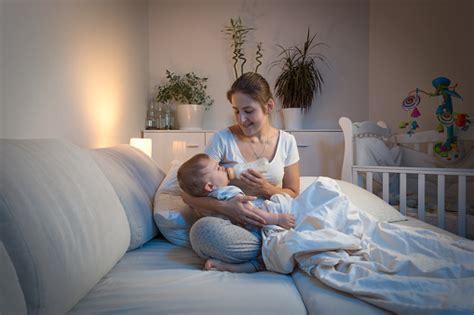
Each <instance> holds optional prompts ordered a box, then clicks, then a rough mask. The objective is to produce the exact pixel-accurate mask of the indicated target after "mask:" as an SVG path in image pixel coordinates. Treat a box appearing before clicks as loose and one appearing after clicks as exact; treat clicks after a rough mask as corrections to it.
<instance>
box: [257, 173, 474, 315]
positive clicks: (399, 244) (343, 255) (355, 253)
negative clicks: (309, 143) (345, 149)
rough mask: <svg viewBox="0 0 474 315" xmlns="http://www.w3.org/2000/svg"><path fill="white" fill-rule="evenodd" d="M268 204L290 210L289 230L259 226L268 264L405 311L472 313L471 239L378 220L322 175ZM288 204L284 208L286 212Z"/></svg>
mask: <svg viewBox="0 0 474 315" xmlns="http://www.w3.org/2000/svg"><path fill="white" fill-rule="evenodd" d="M273 201H275V202H273V203H272V204H273V205H275V206H278V207H282V209H275V212H279V213H284V212H288V210H289V211H290V212H291V213H293V214H295V217H296V227H295V228H294V229H292V230H282V229H275V227H274V226H273V227H268V228H264V229H263V230H262V234H263V246H262V256H263V259H264V262H265V265H266V267H267V269H268V270H271V271H275V272H280V273H291V272H292V271H293V270H294V268H295V267H296V266H298V267H299V268H300V269H301V270H303V271H304V272H306V273H307V274H309V275H311V276H314V277H317V278H318V279H320V280H321V281H322V282H323V283H325V284H327V285H328V286H331V287H333V288H335V289H338V290H341V291H344V292H347V293H350V294H353V295H354V296H356V297H358V298H360V299H362V300H364V301H366V302H369V303H372V304H374V305H376V306H378V307H381V308H384V309H387V310H390V311H393V312H395V313H403V314H415V313H416V314H472V313H473V312H474V241H470V240H467V239H456V238H452V237H450V236H449V235H445V234H440V233H436V232H433V231H430V230H426V229H422V228H416V227H409V226H401V225H397V224H391V223H387V222H381V221H378V220H376V219H375V218H374V217H372V216H371V215H369V214H367V213H365V212H363V211H361V210H360V209H358V208H357V207H356V206H355V205H353V204H352V203H351V202H350V200H349V198H348V197H347V196H346V195H344V194H343V193H342V192H341V191H340V188H339V186H338V184H337V183H336V182H335V181H334V180H332V179H330V178H327V177H319V178H318V179H317V180H316V181H315V182H314V183H313V184H311V185H310V186H309V187H308V188H307V189H306V190H305V191H304V192H302V193H301V195H299V196H298V197H297V198H296V199H292V198H290V197H288V196H286V195H278V196H277V197H276V198H275V199H274V200H273ZM285 209H286V211H285Z"/></svg>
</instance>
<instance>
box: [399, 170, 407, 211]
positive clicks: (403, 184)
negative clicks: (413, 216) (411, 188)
mask: <svg viewBox="0 0 474 315" xmlns="http://www.w3.org/2000/svg"><path fill="white" fill-rule="evenodd" d="M400 213H401V214H403V215H406V214H407V174H406V173H400Z"/></svg>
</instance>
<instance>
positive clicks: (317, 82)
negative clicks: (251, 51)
mask: <svg viewBox="0 0 474 315" xmlns="http://www.w3.org/2000/svg"><path fill="white" fill-rule="evenodd" d="M316 35H317V34H315V35H313V36H311V35H310V30H309V28H308V32H307V34H306V41H305V42H304V44H303V47H301V48H300V47H298V46H291V47H288V48H285V47H283V46H281V45H278V46H279V47H280V48H281V49H282V51H281V53H280V54H279V57H280V59H278V60H276V61H274V62H273V63H272V66H275V65H278V66H280V68H281V73H280V74H279V76H278V77H277V80H276V82H275V94H276V96H277V97H278V98H280V100H281V103H282V111H283V119H284V122H285V128H286V129H301V127H302V118H303V114H304V113H305V112H306V111H308V110H309V108H310V107H311V104H312V103H313V98H314V97H317V95H318V94H320V93H321V89H322V85H323V84H324V79H323V74H322V72H321V70H320V68H319V67H318V62H322V63H327V62H326V57H325V56H324V55H323V54H321V53H320V52H318V51H317V48H319V47H320V46H324V45H326V44H324V43H322V42H316V41H315V38H316Z"/></svg>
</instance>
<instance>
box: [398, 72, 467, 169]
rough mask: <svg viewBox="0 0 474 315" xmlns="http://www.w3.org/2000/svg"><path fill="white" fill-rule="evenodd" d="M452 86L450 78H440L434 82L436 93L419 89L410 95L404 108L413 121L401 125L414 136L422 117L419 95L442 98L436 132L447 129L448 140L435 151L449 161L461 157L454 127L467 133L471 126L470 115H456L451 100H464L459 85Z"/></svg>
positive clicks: (403, 105) (438, 145) (436, 146)
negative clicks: (418, 120)
mask: <svg viewBox="0 0 474 315" xmlns="http://www.w3.org/2000/svg"><path fill="white" fill-rule="evenodd" d="M450 84H451V80H449V79H448V78H445V77H438V78H436V79H434V80H433V81H432V85H433V87H434V88H435V89H436V91H435V92H434V93H428V92H425V91H423V90H421V89H418V88H417V89H416V90H414V91H411V92H410V93H408V96H407V97H406V98H405V99H404V100H403V102H402V108H403V109H404V110H405V111H407V112H409V114H410V117H411V121H404V122H401V123H400V125H399V127H400V128H402V129H403V128H408V131H407V133H408V134H410V135H412V134H414V133H415V131H416V129H418V128H419V125H418V123H417V121H416V118H418V117H419V116H420V115H421V112H420V110H419V108H418V105H419V104H420V102H421V98H420V95H419V93H420V92H421V93H423V94H425V95H428V96H442V97H443V103H442V104H441V105H439V106H438V108H437V109H436V117H437V119H438V122H439V124H438V126H437V127H436V131H438V132H440V133H442V132H444V130H445V129H446V130H447V138H446V141H445V142H444V143H442V142H439V143H436V144H435V146H434V151H435V152H436V153H438V154H439V155H440V156H441V157H443V158H446V159H447V160H451V159H457V158H458V157H459V154H458V153H459V152H458V145H457V138H456V136H455V135H454V127H457V128H458V129H460V130H463V131H467V130H468V128H469V125H470V124H471V121H470V120H469V115H467V114H461V113H455V112H454V111H453V102H452V99H451V98H452V97H456V98H460V99H462V97H461V95H459V94H458V93H457V92H456V91H455V89H456V87H457V84H455V85H453V86H449V85H450Z"/></svg>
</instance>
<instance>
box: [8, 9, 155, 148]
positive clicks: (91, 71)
mask: <svg viewBox="0 0 474 315" xmlns="http://www.w3.org/2000/svg"><path fill="white" fill-rule="evenodd" d="M0 23H1V27H2V29H3V35H4V37H3V39H2V46H3V47H4V54H3V57H4V60H5V63H4V64H3V67H2V68H1V72H2V73H3V79H2V80H3V82H2V86H3V87H4V90H3V92H4V105H5V108H4V113H2V125H4V128H3V134H2V136H3V137H7V138H36V137H40V138H43V137H60V138H65V139H68V140H70V141H72V142H74V143H76V144H78V145H81V146H85V147H103V146H109V145H113V144H117V143H128V141H129V138H130V137H136V136H140V131H141V129H142V128H143V126H144V113H145V106H146V103H147V97H148V89H147V83H148V74H147V72H148V24H147V23H148V21H147V3H146V1H133V0H117V1H110V0H96V1H92V0H66V1H54V0H38V1H34V0H20V1H13V0H7V1H5V3H4V17H3V18H2V19H1V22H0Z"/></svg>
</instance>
